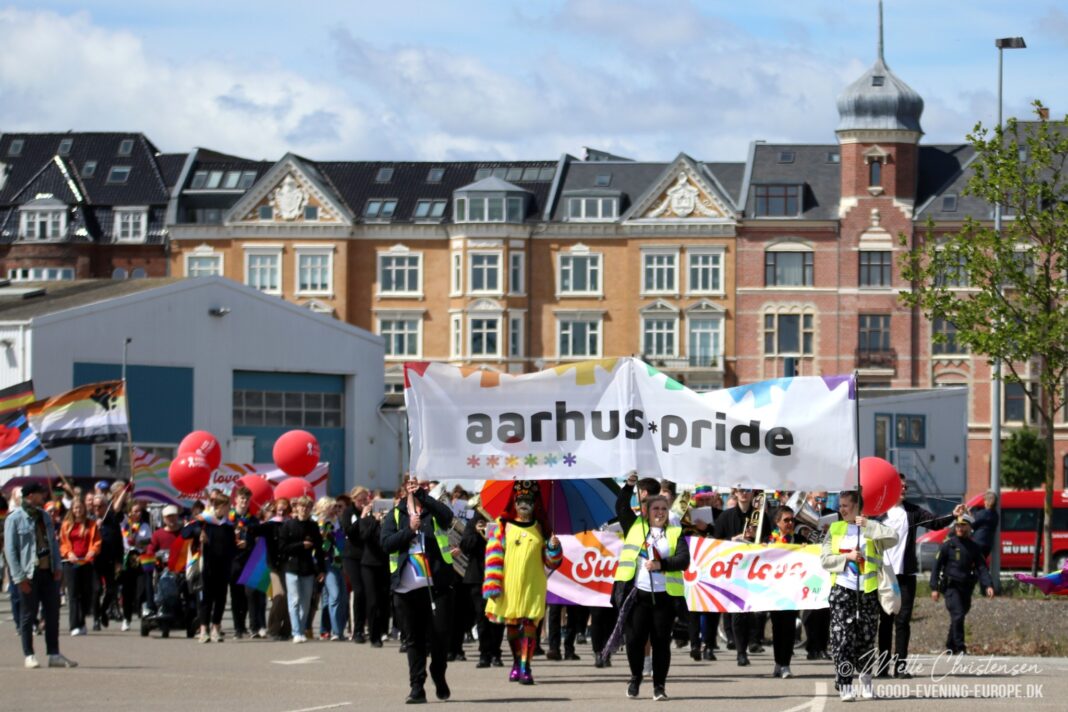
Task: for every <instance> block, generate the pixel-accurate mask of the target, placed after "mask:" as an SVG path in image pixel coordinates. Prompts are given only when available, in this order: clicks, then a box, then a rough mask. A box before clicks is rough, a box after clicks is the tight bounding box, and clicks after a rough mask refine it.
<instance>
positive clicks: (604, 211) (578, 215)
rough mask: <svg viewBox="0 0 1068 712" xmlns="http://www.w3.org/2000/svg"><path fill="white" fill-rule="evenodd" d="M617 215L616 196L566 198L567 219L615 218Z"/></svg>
mask: <svg viewBox="0 0 1068 712" xmlns="http://www.w3.org/2000/svg"><path fill="white" fill-rule="evenodd" d="M618 215H619V199H618V198H597V197H590V198H568V200H567V219H568V220H615V219H616V217H618Z"/></svg>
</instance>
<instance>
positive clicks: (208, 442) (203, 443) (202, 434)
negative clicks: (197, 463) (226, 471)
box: [178, 430, 222, 471]
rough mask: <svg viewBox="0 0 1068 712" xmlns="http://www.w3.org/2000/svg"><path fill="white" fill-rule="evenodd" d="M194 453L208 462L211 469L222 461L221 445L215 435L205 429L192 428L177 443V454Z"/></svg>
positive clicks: (216, 467)
mask: <svg viewBox="0 0 1068 712" xmlns="http://www.w3.org/2000/svg"><path fill="white" fill-rule="evenodd" d="M186 453H195V454H197V455H200V456H201V457H202V458H204V460H205V461H206V462H207V463H208V467H210V468H211V469H212V470H213V471H214V470H217V469H219V463H221V462H222V447H220V446H219V441H218V440H216V439H215V436H214V435H212V434H211V433H209V432H208V431H206V430H194V431H193V432H191V433H189V434H188V435H186V436H185V437H184V438H182V442H180V443H179V444H178V454H179V455H184V454H186Z"/></svg>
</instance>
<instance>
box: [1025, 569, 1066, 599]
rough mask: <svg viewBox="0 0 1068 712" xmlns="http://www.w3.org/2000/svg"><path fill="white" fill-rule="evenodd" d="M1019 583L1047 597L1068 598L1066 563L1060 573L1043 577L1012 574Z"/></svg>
mask: <svg viewBox="0 0 1068 712" xmlns="http://www.w3.org/2000/svg"><path fill="white" fill-rule="evenodd" d="M1013 575H1014V576H1015V577H1016V580H1017V581H1019V582H1020V583H1026V584H1030V585H1032V586H1034V587H1035V588H1037V589H1038V590H1039V591H1041V592H1042V593H1044V594H1046V595H1047V596H1049V595H1050V594H1052V595H1054V596H1068V563H1065V565H1064V568H1063V569H1061V570H1060V571H1054V572H1053V573H1049V574H1046V575H1045V576H1028V575H1027V574H1013Z"/></svg>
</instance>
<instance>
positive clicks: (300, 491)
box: [274, 477, 315, 500]
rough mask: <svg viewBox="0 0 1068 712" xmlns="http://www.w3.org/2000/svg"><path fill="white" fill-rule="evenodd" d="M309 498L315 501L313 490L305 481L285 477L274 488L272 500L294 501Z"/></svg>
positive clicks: (298, 478)
mask: <svg viewBox="0 0 1068 712" xmlns="http://www.w3.org/2000/svg"><path fill="white" fill-rule="evenodd" d="M305 496H307V497H311V498H312V499H315V488H314V487H312V486H311V484H309V483H308V481H307V480H305V479H302V478H300V477H287V478H286V479H284V480H282V481H281V482H279V483H278V486H277V487H275V488H274V498H275V499H281V498H283V497H284V498H285V499H288V500H294V499H296V498H297V497H305Z"/></svg>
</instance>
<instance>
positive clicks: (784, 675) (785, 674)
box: [779, 665, 794, 680]
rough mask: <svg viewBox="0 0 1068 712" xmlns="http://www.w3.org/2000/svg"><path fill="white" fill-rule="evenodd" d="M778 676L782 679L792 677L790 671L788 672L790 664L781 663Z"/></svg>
mask: <svg viewBox="0 0 1068 712" xmlns="http://www.w3.org/2000/svg"><path fill="white" fill-rule="evenodd" d="M779 676H780V677H781V678H782V679H783V680H785V679H787V678H789V677H793V676H794V674H793V673H792V672H790V666H789V665H783V666H782V669H781V670H780V671H779Z"/></svg>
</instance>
